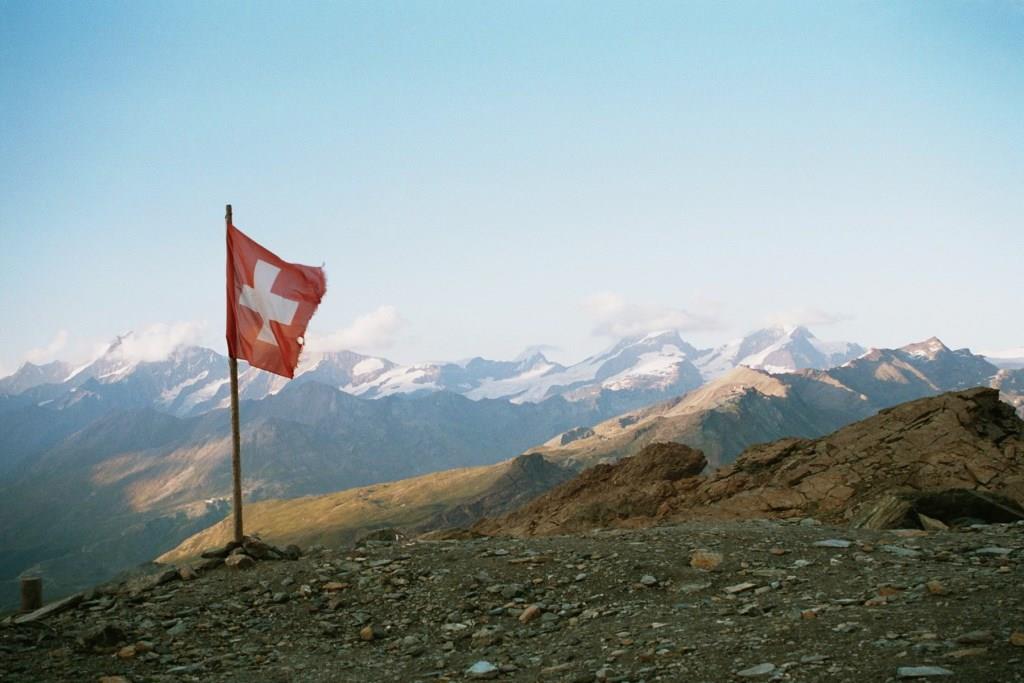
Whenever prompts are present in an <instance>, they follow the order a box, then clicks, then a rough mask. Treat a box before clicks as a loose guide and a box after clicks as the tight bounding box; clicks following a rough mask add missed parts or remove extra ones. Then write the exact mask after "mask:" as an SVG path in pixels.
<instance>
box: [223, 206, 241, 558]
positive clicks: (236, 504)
mask: <svg viewBox="0 0 1024 683" xmlns="http://www.w3.org/2000/svg"><path fill="white" fill-rule="evenodd" d="M231 221H232V218H231V205H230V204H228V205H227V211H226V213H225V215H224V222H225V226H226V227H227V228H230V227H231ZM230 303H231V302H229V304H230ZM228 366H229V367H230V368H231V474H232V477H233V479H234V484H235V490H234V499H233V502H232V506H231V507H232V509H233V510H234V517H235V543H241V542H242V538H243V536H242V435H241V431H240V430H239V426H238V359H237V358H235V357H234V356H233V355H231V354H230V353H229V354H228Z"/></svg>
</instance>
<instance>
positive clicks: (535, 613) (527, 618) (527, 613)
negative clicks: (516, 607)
mask: <svg viewBox="0 0 1024 683" xmlns="http://www.w3.org/2000/svg"><path fill="white" fill-rule="evenodd" d="M539 616H540V607H537V605H530V606H529V607H527V608H526V609H524V610H523V613H522V614H520V615H519V622H520V623H522V624H528V623H530V622H531V621H533V620H534V619H536V618H537V617H539Z"/></svg>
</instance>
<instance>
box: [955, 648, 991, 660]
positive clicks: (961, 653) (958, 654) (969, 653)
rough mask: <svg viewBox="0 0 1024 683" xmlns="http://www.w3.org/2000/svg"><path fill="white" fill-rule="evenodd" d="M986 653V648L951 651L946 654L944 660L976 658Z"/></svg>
mask: <svg viewBox="0 0 1024 683" xmlns="http://www.w3.org/2000/svg"><path fill="white" fill-rule="evenodd" d="M986 652H988V648H987V647H968V648H964V649H963V650H953V651H952V652H947V653H946V659H963V658H964V657H977V656H978V655H983V654H985V653H986Z"/></svg>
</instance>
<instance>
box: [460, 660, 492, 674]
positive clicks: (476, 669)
mask: <svg viewBox="0 0 1024 683" xmlns="http://www.w3.org/2000/svg"><path fill="white" fill-rule="evenodd" d="M466 675H467V676H469V677H470V678H477V679H481V678H497V676H498V667H496V666H494V665H493V664H491V663H490V662H488V661H485V660H483V659H481V660H480V661H478V662H476V663H475V664H473V666H471V667H469V668H468V669H466Z"/></svg>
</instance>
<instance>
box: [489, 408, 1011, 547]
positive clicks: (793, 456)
mask: <svg viewBox="0 0 1024 683" xmlns="http://www.w3.org/2000/svg"><path fill="white" fill-rule="evenodd" d="M673 446H675V447H676V450H675V451H673V452H672V453H671V454H669V453H668V452H667V451H664V452H663V451H658V450H651V451H650V452H648V451H644V452H642V453H641V454H639V455H637V456H635V457H634V458H629V459H626V460H623V461H622V462H620V463H619V464H616V465H606V466H599V467H595V468H592V469H590V470H586V471H584V472H583V473H582V474H581V475H580V476H579V477H577V478H576V479H574V480H572V481H570V482H567V483H566V484H564V485H562V486H560V487H559V488H557V489H555V490H553V491H551V492H550V493H548V494H546V495H545V496H542V497H541V498H539V499H537V500H535V501H533V502H532V503H531V504H529V505H528V506H526V507H524V508H522V509H521V510H518V511H516V512H515V513H513V514H510V515H507V516H506V517H504V518H501V519H496V520H485V521H484V522H482V523H480V524H479V525H478V526H477V527H475V528H476V529H477V530H480V531H483V532H485V533H492V534H493V533H508V534H514V535H534V534H539V535H543V534H553V533H565V532H572V531H580V530H582V529H585V528H596V527H600V526H609V525H613V526H642V525H645V524H653V523H658V522H662V521H667V520H682V519H745V518H746V519H749V518H762V517H775V518H787V517H807V516H813V517H816V518H819V519H822V520H825V521H829V522H834V523H852V522H854V521H855V520H863V519H865V518H870V517H872V516H873V513H872V510H875V509H876V508H877V506H878V505H879V504H881V503H882V502H883V501H885V500H886V499H887V497H889V498H891V497H893V496H897V497H899V498H900V499H901V500H903V501H904V502H906V503H907V506H906V507H905V508H904V509H903V510H902V512H896V511H895V508H894V509H893V510H892V511H891V512H887V513H886V515H888V519H889V522H890V524H891V525H893V524H896V523H897V521H898V522H899V523H901V524H902V523H905V520H906V519H907V518H908V516H909V517H910V518H911V519H914V518H916V517H913V516H911V515H910V514H909V513H911V512H916V508H915V507H914V501H916V500H918V499H919V498H920V497H921V494H924V493H936V492H943V491H950V490H964V491H977V492H982V493H984V494H994V495H990V496H989V498H990V500H992V501H995V502H996V503H997V504H999V505H1001V506H1002V507H1003V508H1005V509H1007V510H1014V509H1016V508H1015V507H1014V506H1015V504H1016V503H1020V502H1021V501H1024V422H1022V421H1021V419H1020V418H1019V417H1017V415H1016V414H1015V412H1014V410H1013V408H1012V407H1010V406H1009V405H1007V404H1005V403H1003V402H1001V401H1000V400H999V394H998V392H997V391H996V390H995V389H988V388H976V389H970V390H967V391H962V392H954V393H948V394H943V395H941V396H936V397H932V398H925V399H920V400H917V401H911V402H909V403H905V404H902V405H899V406H896V407H894V408H890V409H888V410H884V411H882V412H880V413H879V414H877V415H875V416H873V417H870V418H868V419H866V420H863V421H861V422H858V423H855V424H852V425H849V426H847V427H844V428H842V429H840V430H838V431H836V432H834V433H833V434H830V435H829V436H826V437H823V438H821V439H813V440H811V439H782V440H779V441H775V442H773V443H769V444H764V445H759V446H754V447H751V448H748V449H747V450H746V451H744V453H743V454H741V455H740V457H739V458H738V459H737V460H736V462H735V463H733V464H732V465H729V466H727V467H724V468H722V469H719V470H718V471H717V472H715V473H713V474H712V475H710V476H708V477H706V478H704V477H693V476H675V475H676V474H677V473H678V472H683V473H686V474H687V475H692V474H697V473H698V472H699V470H700V468H697V470H696V471H693V470H694V467H695V463H696V462H697V459H698V458H702V456H701V455H700V452H699V451H694V450H691V449H688V448H686V447H684V446H680V445H678V444H673ZM662 447H664V446H662ZM682 449H685V452H684V450H682ZM682 462H691V463H693V465H692V466H691V467H690V468H686V467H684V466H681V464H680V463H682ZM666 472H671V473H673V476H672V477H668V476H661V475H662V474H665V473H666ZM977 498H978V497H977V496H973V497H970V500H972V501H976V500H977ZM964 500H966V498H965V499H964ZM929 509H934V507H933V508H929ZM922 514H925V515H926V516H931V515H928V513H927V512H924V511H923V509H922ZM1007 514H1011V516H1012V513H1007ZM875 516H877V515H875ZM884 516H885V515H883V517H884ZM947 516H952V513H950V515H947ZM962 516H964V517H971V516H972V515H971V514H964V515H962ZM941 521H945V520H941ZM871 525H878V522H875V523H872V524H871Z"/></svg>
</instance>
